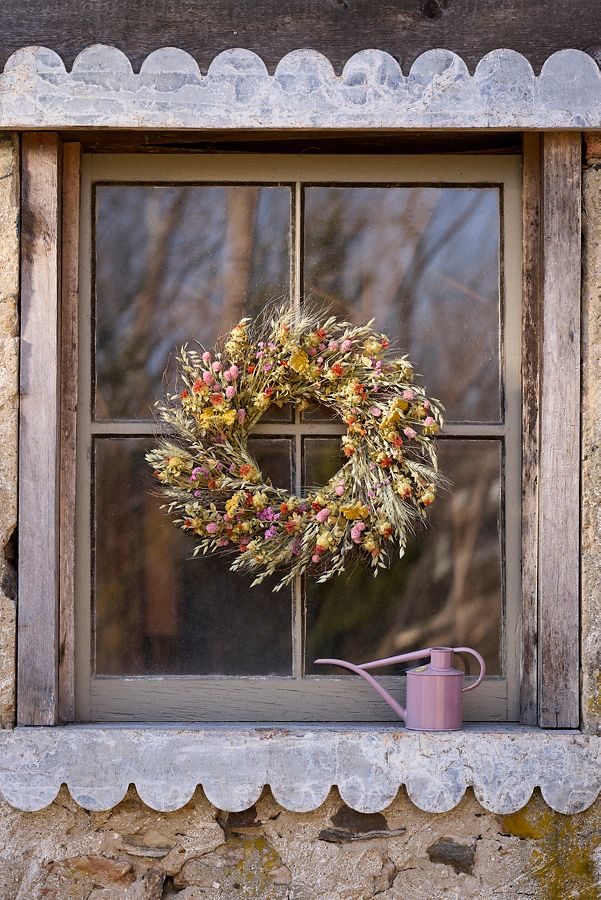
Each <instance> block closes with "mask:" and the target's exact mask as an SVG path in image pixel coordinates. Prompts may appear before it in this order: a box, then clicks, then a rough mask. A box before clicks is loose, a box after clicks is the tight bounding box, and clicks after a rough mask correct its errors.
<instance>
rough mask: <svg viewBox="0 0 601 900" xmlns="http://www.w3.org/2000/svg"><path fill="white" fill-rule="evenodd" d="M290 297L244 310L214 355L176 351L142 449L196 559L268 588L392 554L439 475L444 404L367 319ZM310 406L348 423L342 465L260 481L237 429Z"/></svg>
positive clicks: (243, 431) (384, 563)
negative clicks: (317, 310) (326, 474)
mask: <svg viewBox="0 0 601 900" xmlns="http://www.w3.org/2000/svg"><path fill="white" fill-rule="evenodd" d="M372 324H373V321H371V322H368V323H367V324H366V325H359V326H355V325H352V324H350V323H348V322H342V321H338V320H337V319H336V318H334V317H331V318H328V319H327V321H324V322H320V319H319V316H318V315H317V314H312V313H310V312H307V313H301V314H299V313H297V312H296V311H295V310H294V309H292V308H291V307H289V306H285V307H283V308H280V309H278V310H276V311H275V313H274V314H272V315H271V316H270V315H269V314H268V313H266V314H265V315H264V316H263V317H262V318H261V319H259V320H256V321H251V320H250V319H248V318H247V319H242V321H240V322H239V323H238V324H237V325H236V326H235V327H234V328H233V329H232V330H231V331H230V332H229V334H228V335H227V336H226V338H225V339H224V340H223V341H222V342H221V343H220V344H219V346H218V347H217V348H216V351H215V352H211V351H209V350H203V348H202V347H201V348H200V350H195V349H189V348H188V347H187V346H184V347H183V348H182V349H181V351H180V353H179V356H178V357H177V361H178V376H177V377H178V388H179V390H178V392H177V393H175V394H173V395H168V397H167V400H166V402H163V403H162V404H161V405H159V406H158V409H159V416H160V418H161V419H162V421H163V422H164V424H165V425H166V426H167V428H166V431H167V436H166V437H164V438H162V439H161V440H160V444H159V446H158V447H157V448H156V449H154V450H152V451H151V452H149V453H148V454H147V455H146V459H147V462H148V463H149V464H150V466H151V467H152V469H153V471H154V474H155V477H156V479H157V480H158V482H159V483H160V486H161V492H162V494H163V495H164V496H166V498H167V503H166V504H164V507H165V506H166V507H167V508H168V510H169V512H170V513H171V514H174V513H175V514H177V518H176V519H175V522H176V523H177V524H178V525H180V527H181V528H183V529H184V531H186V532H188V533H191V534H193V535H195V536H196V537H197V538H198V543H197V546H196V547H195V549H194V555H197V554H199V553H201V552H202V553H205V554H206V553H217V554H233V555H234V559H233V562H232V564H231V569H232V571H236V570H239V571H246V572H249V573H252V574H253V575H254V576H255V577H254V581H253V585H255V584H260V583H261V582H262V581H263V580H264V579H265V578H267V577H268V576H271V575H273V574H274V573H275V572H281V571H282V570H285V572H284V574H283V576H282V578H281V580H280V581H279V583H278V584H277V585H276V587H275V588H274V590H279V589H280V588H282V587H283V586H284V585H287V584H289V583H290V582H291V581H292V580H293V579H294V578H295V577H296V576H297V575H301V574H303V573H307V574H309V575H311V576H314V577H316V578H317V580H318V581H319V582H324V581H326V580H328V579H329V578H331V577H332V576H333V575H336V574H339V573H341V572H342V571H344V569H345V567H346V565H347V563H348V562H349V560H350V559H351V558H357V557H363V558H365V559H366V560H367V561H368V562H369V564H370V565H371V566H372V567H373V570H374V575H376V574H377V573H378V570H379V569H380V568H387V567H388V565H389V559H390V551H391V550H393V549H396V551H397V552H399V555H400V556H402V555H403V553H404V550H405V546H406V543H407V538H408V535H409V533H410V532H411V531H412V530H413V528H414V526H415V524H416V522H418V521H419V520H421V519H424V518H425V514H426V509H427V507H428V506H430V504H431V503H432V501H433V500H434V495H435V489H436V485H437V482H438V480H439V477H438V474H437V472H438V467H437V462H436V452H435V446H434V440H433V436H434V435H435V434H436V433H437V432H438V431H439V429H440V427H441V426H442V421H443V420H442V407H441V405H440V403H439V402H438V401H437V400H434V399H432V398H428V397H426V395H425V393H424V390H423V388H421V387H419V386H417V385H416V384H415V383H414V375H413V369H412V366H411V363H410V362H409V361H408V359H407V357H406V356H398V355H395V354H394V353H393V352H392V350H391V347H390V344H389V341H388V338H387V337H386V336H385V335H383V334H379V333H377V332H376V331H374V330H373V328H372ZM288 403H292V404H295V405H296V407H297V409H298V408H300V409H304V408H307V407H308V406H309V405H310V404H313V403H317V404H321V405H322V406H325V407H327V408H328V409H330V410H331V411H332V413H333V414H335V415H336V416H340V417H341V418H342V420H343V421H344V422H345V423H346V426H347V433H346V434H345V435H344V436H343V437H342V452H343V454H344V456H345V457H346V462H345V463H344V465H343V466H342V467H341V468H340V469H339V471H338V472H337V473H336V474H335V475H334V477H333V478H331V479H330V480H329V481H328V482H327V484H325V485H323V486H322V487H318V488H310V489H307V490H306V491H304V492H303V493H302V495H301V496H295V495H292V494H290V493H288V492H287V491H285V490H281V489H279V488H276V487H274V486H273V484H272V483H271V481H270V480H269V479H266V478H264V477H263V475H262V474H261V472H260V469H259V466H258V465H257V463H256V461H255V459H254V458H253V456H252V454H251V452H250V450H249V447H248V437H249V434H250V433H251V431H252V429H253V427H254V426H255V425H256V424H257V422H258V421H259V420H260V419H261V417H262V416H263V415H264V413H265V412H266V410H267V409H268V408H269V407H271V406H272V405H274V404H275V405H276V406H280V407H281V406H283V405H284V404H288Z"/></svg>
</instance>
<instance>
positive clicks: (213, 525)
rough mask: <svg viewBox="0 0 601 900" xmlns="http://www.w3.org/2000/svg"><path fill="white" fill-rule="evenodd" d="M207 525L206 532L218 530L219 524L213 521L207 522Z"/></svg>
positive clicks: (211, 532) (210, 532)
mask: <svg viewBox="0 0 601 900" xmlns="http://www.w3.org/2000/svg"><path fill="white" fill-rule="evenodd" d="M206 527H207V534H216V533H217V531H218V530H219V526H218V525H217V524H216V523H215V522H209V524H208V525H207V526H206Z"/></svg>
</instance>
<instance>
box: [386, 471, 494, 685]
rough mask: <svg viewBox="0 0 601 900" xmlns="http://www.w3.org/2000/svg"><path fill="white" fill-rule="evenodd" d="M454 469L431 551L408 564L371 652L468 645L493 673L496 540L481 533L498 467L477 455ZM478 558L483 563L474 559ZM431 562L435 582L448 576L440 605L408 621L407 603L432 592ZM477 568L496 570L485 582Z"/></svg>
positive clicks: (409, 607)
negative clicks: (457, 482)
mask: <svg viewBox="0 0 601 900" xmlns="http://www.w3.org/2000/svg"><path fill="white" fill-rule="evenodd" d="M460 468H461V469H463V478H462V483H461V487H460V488H459V489H458V490H456V491H455V492H454V494H453V496H452V497H447V498H446V502H445V498H444V497H443V498H442V500H440V501H439V502H440V503H441V504H442V505H443V510H442V514H441V515H440V516H439V519H438V529H437V530H438V534H437V536H434V542H435V543H434V546H433V547H432V546H431V547H430V548H429V552H428V553H427V554H422V555H421V557H420V558H419V559H418V560H416V562H415V563H414V564H413V566H412V568H411V571H410V574H409V578H408V581H407V586H406V588H405V590H404V592H403V594H404V596H403V598H402V600H401V602H400V603H399V604H398V608H397V615H396V624H395V625H393V626H392V627H391V628H390V630H389V632H388V633H387V634H385V635H384V637H383V639H382V642H381V644H380V646H379V647H378V651H377V653H378V655H382V656H389V655H392V654H394V653H404V652H405V651H407V650H409V649H413V648H415V647H431V646H436V645H440V644H448V643H449V642H451V641H452V642H453V643H455V644H466V643H470V642H473V643H475V644H476V646H478V647H479V648H480V650H481V651H482V652H483V654H484V655H485V656H486V657H487V659H488V661H489V665H490V670H491V671H495V664H496V661H497V659H498V653H499V644H498V640H499V638H498V627H499V620H498V592H499V589H500V586H499V582H498V578H499V570H498V541H497V540H495V534H494V531H493V532H492V533H491V529H490V526H489V527H488V528H486V518H487V515H488V516H489V515H490V513H489V512H487V509H488V507H489V496H488V495H489V493H490V490H491V485H493V486H494V485H495V483H496V480H497V478H498V464H497V463H496V460H495V457H494V455H492V454H490V455H488V454H483V455H482V456H481V457H480V459H479V460H478V461H477V463H476V465H475V466H474V465H473V461H472V460H467V461H465V462H464V463H463V464H461V463H460ZM464 479H465V480H464ZM441 519H442V521H441ZM443 527H444V530H442V528H443ZM487 542H488V546H487ZM437 544H438V546H437ZM479 544H480V546H479ZM483 550H484V554H483ZM482 556H484V560H483V559H481V558H479V557H482ZM437 557H438V560H437V567H438V570H439V572H438V573H437V574H438V575H439V577H440V574H442V572H443V571H444V570H446V571H447V572H448V573H449V576H450V577H448V590H447V591H446V592H445V595H444V599H443V602H442V606H441V607H440V608H439V609H438V610H433V611H432V614H431V615H424V613H427V610H428V607H427V604H426V606H425V608H424V607H423V606H422V609H421V615H419V614H418V615H416V616H415V618H413V619H412V618H411V615H410V614H411V612H415V613H417V612H418V611H417V610H415V601H414V600H412V598H420V600H421V601H422V603H423V600H424V599H425V598H427V594H428V589H429V590H430V591H431V590H432V584H431V582H432V577H433V572H432V569H433V568H434V566H435V565H436V563H433V559H434V560H436V559H437ZM441 557H442V558H441ZM495 562H496V567H495ZM482 566H490V567H495V568H496V571H495V569H493V570H492V572H491V574H492V578H491V579H486V578H482V576H481V573H480V572H479V569H480V568H481V567H482ZM445 580H447V579H445ZM412 607H413V609H412ZM408 613H409V615H408Z"/></svg>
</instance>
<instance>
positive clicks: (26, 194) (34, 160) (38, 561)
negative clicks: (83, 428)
mask: <svg viewBox="0 0 601 900" xmlns="http://www.w3.org/2000/svg"><path fill="white" fill-rule="evenodd" d="M22 157H23V164H22V237H21V262H22V272H21V344H20V378H21V397H20V411H19V447H20V452H19V604H18V628H19V642H18V654H17V722H18V723H19V724H20V725H53V724H54V723H55V722H56V721H57V705H58V704H57V699H58V697H57V636H58V602H57V598H58V487H57V485H58V479H57V463H58V444H59V408H58V329H57V323H58V297H59V295H58V291H59V255H58V223H59V221H60V203H59V183H60V180H59V159H60V155H59V140H58V137H57V135H55V134H49V133H43V132H36V133H31V134H26V135H24V136H23V140H22Z"/></svg>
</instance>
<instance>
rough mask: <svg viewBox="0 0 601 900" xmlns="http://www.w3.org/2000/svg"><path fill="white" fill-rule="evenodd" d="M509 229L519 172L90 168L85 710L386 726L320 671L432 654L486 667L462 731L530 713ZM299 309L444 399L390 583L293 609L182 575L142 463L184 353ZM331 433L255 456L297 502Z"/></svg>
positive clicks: (293, 600) (328, 449) (80, 635)
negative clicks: (521, 638)
mask: <svg viewBox="0 0 601 900" xmlns="http://www.w3.org/2000/svg"><path fill="white" fill-rule="evenodd" d="M521 215H522V213H521V160H520V159H519V158H518V157H513V156H503V157H496V158H494V157H468V156H465V157H461V156H455V157H448V158H445V157H442V156H425V157H411V156H404V157H395V156H380V157H360V156H349V157H329V156H317V157H316V156H313V157H311V156H300V157H297V156H291V155H290V156H278V155H270V156H264V155H255V154H253V155H250V154H249V155H246V154H232V155H227V156H217V155H211V156H192V155H188V156H185V157H183V156H175V155H171V156H153V157H150V156H129V157H128V156H118V155H110V156H109V155H103V154H89V155H85V156H84V157H83V159H82V188H81V241H80V248H79V259H80V334H79V347H80V358H79V383H80V389H79V404H78V414H77V434H78V438H77V440H78V449H77V459H78V462H77V481H78V491H77V511H76V521H77V528H76V533H77V554H76V560H77V563H76V622H75V633H76V717H77V718H78V719H80V720H84V721H88V720H92V721H96V720H100V721H102V720H142V721H145V720H186V719H190V720H220V719H223V720H234V721H236V720H251V721H252V720H261V719H269V720H302V719H309V720H318V721H319V720H324V721H336V720H341V721H352V720H376V719H389V718H390V717H391V713H390V710H389V709H388V707H387V706H386V705H385V704H382V703H381V702H380V701H379V700H378V699H377V698H375V697H374V696H373V695H372V694H371V692H370V690H369V688H368V687H367V686H365V685H363V684H362V683H360V682H358V680H357V679H353V678H352V677H347V676H341V675H340V674H338V673H325V672H321V673H318V672H317V670H316V669H315V668H314V667H313V666H312V660H313V659H314V658H315V657H316V656H317V655H341V656H344V657H346V658H350V659H354V660H355V661H361V660H364V659H368V658H374V657H375V656H377V655H387V654H390V653H393V652H404V651H406V650H407V651H408V650H411V649H415V648H417V647H421V646H428V645H431V644H434V643H441V642H444V643H449V644H456V645H457V644H465V643H467V644H473V645H474V646H476V647H477V648H480V649H481V650H483V652H484V654H485V656H486V659H487V664H488V669H489V677H488V678H487V680H486V682H485V684H484V686H483V687H482V688H480V689H479V690H478V691H477V692H474V694H469V695H467V696H466V718H468V719H472V720H481V719H490V720H515V719H517V718H518V717H519V697H518V660H519V644H518V640H517V638H516V634H517V632H518V622H519V613H520V465H521V441H520V431H521V429H520V421H521V410H520V379H521V375H520V342H521V302H520V298H521ZM288 295H290V296H292V297H293V298H294V300H295V302H296V303H297V304H300V303H302V302H306V301H307V300H308V301H309V302H312V303H316V304H323V305H324V306H328V307H330V308H332V309H333V311H335V312H336V313H337V314H340V315H343V316H345V317H348V318H350V319H351V320H364V319H366V318H371V317H374V318H375V319H376V323H377V326H378V327H381V328H382V330H384V331H386V332H387V333H388V334H389V336H390V337H392V338H394V339H395V340H396V341H397V342H398V343H399V345H400V347H401V348H402V349H403V350H406V351H407V352H409V354H410V356H411V359H412V360H413V361H414V363H415V365H416V370H417V371H418V372H423V373H424V376H425V377H424V384H425V385H426V386H427V388H428V390H429V391H430V393H432V394H434V395H435V396H439V397H440V398H441V399H442V400H443V402H444V403H445V405H446V406H447V427H446V429H445V433H444V436H443V437H442V438H441V440H440V443H439V448H440V458H441V466H442V469H443V471H444V473H445V474H446V475H447V476H448V478H449V479H450V480H451V481H452V482H453V489H452V492H449V493H448V494H446V495H445V494H443V495H441V497H440V498H439V500H438V501H437V504H436V506H435V507H434V508H433V514H432V524H431V527H430V528H429V529H428V530H427V531H426V532H422V533H420V534H419V535H418V536H417V538H416V540H415V541H414V543H413V544H412V545H411V546H410V548H409V549H408V551H407V554H406V556H405V558H404V559H403V560H402V561H399V562H397V563H396V564H395V565H394V567H393V569H391V571H390V572H387V573H383V574H382V575H380V576H379V577H378V578H377V579H376V580H374V579H373V578H372V577H371V575H370V574H369V572H367V571H362V570H358V571H357V572H354V573H352V574H351V575H350V577H349V578H348V579H346V578H340V579H336V580H334V581H332V582H330V583H329V584H327V585H323V586H319V585H313V584H307V585H304V584H303V583H302V582H300V581H299V582H298V583H297V584H295V585H294V589H293V590H292V591H291V592H290V594H289V595H288V596H286V595H285V594H284V593H283V592H282V593H280V594H277V595H274V594H272V593H271V585H265V586H264V587H262V588H254V589H252V590H250V589H249V582H247V581H245V580H244V578H243V577H242V576H240V575H238V574H231V573H229V571H228V567H227V564H226V563H225V562H224V561H214V560H207V559H202V560H189V559H188V556H189V555H190V550H191V544H190V539H189V538H188V537H187V536H186V535H184V534H183V533H181V532H179V531H178V530H177V529H176V528H175V527H174V526H173V525H172V524H171V522H170V521H169V520H168V519H167V518H166V517H165V515H164V514H163V513H162V512H161V511H160V510H159V504H160V499H159V498H158V497H157V496H156V495H153V493H152V485H151V480H150V477H149V473H148V472H147V467H146V464H145V462H144V452H145V449H146V448H147V447H148V446H151V445H152V442H153V439H154V434H155V432H156V427H157V426H156V424H155V422H154V421H153V418H152V402H153V400H154V399H155V398H156V397H157V396H158V395H160V392H161V390H162V384H163V383H164V378H166V379H167V380H168V379H169V377H170V374H169V369H167V373H166V375H165V376H164V372H165V366H166V365H167V364H168V359H169V355H170V354H172V353H173V350H174V348H175V347H176V346H178V345H179V344H181V343H182V342H184V341H186V340H189V339H193V338H197V339H198V340H200V341H202V342H203V343H204V344H206V345H209V346H210V345H211V344H212V343H213V341H214V339H215V338H216V337H217V336H218V335H219V334H220V333H223V332H224V331H225V330H226V329H227V328H228V327H229V326H231V325H232V324H234V323H235V321H237V319H238V318H239V317H240V316H241V315H243V314H245V313H249V314H251V315H252V314H254V313H255V312H256V311H258V310H259V309H260V308H261V307H262V305H263V304H264V303H265V302H266V301H267V300H269V299H270V298H272V297H278V296H288ZM343 431H344V427H343V426H342V423H340V422H337V421H332V420H331V419H329V418H325V417H324V416H323V414H322V412H321V411H320V410H319V409H314V410H309V411H308V412H306V413H304V414H300V413H299V412H298V411H295V410H286V409H285V410H282V411H271V414H268V415H266V416H265V417H264V419H263V420H262V423H261V426H260V427H259V428H257V429H256V433H255V436H254V438H253V447H254V451H255V454H256V458H257V461H258V462H259V464H260V465H261V467H262V469H263V470H264V471H265V472H266V473H267V474H269V475H270V476H271V477H272V479H273V480H274V483H278V484H281V485H282V486H286V487H290V488H292V489H294V490H299V489H300V487H301V484H302V483H319V482H321V481H323V480H325V479H327V478H328V477H329V476H330V475H331V474H332V473H333V471H335V469H336V467H337V466H338V465H339V464H340V461H339V458H338V442H339V435H340V434H341V433H343ZM397 676H398V672H397V673H393V672H390V673H388V674H385V675H384V676H383V677H384V682H385V683H386V684H387V685H388V686H389V687H392V689H393V690H394V691H398V690H399V688H400V687H401V685H402V682H403V679H399V678H398V677H397Z"/></svg>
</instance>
